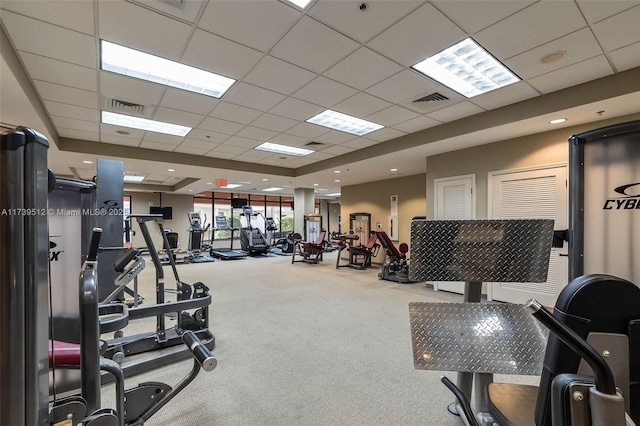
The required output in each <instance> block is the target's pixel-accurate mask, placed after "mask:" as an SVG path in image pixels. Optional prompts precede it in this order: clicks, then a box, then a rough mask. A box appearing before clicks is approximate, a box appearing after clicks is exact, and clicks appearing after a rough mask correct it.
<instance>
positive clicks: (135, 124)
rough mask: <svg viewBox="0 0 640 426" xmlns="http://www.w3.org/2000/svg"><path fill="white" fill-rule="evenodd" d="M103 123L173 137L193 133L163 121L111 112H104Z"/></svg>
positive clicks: (183, 127)
mask: <svg viewBox="0 0 640 426" xmlns="http://www.w3.org/2000/svg"><path fill="white" fill-rule="evenodd" d="M102 122H103V123H104V124H113V125H114V126H122V127H131V128H133V129H138V130H145V131H148V132H156V133H164V134H167V135H173V136H186V135H187V133H189V132H190V131H191V127H187V126H180V125H179V124H171V123H165V122H163V121H155V120H149V119H147V118H140V117H134V116H132V115H124V114H117V113H115V112H109V111H102Z"/></svg>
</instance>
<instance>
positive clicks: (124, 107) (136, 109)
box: [109, 99, 144, 115]
mask: <svg viewBox="0 0 640 426" xmlns="http://www.w3.org/2000/svg"><path fill="white" fill-rule="evenodd" d="M109 109H110V110H112V111H119V112H122V113H129V114H138V115H143V114H144V105H140V104H135V103H133V102H127V101H121V100H119V99H111V105H110V108H109Z"/></svg>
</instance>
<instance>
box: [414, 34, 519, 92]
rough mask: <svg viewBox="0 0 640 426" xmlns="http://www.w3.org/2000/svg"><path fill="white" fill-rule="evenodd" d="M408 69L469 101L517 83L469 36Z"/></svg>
mask: <svg viewBox="0 0 640 426" xmlns="http://www.w3.org/2000/svg"><path fill="white" fill-rule="evenodd" d="M411 68H413V69H415V70H417V71H420V72H421V73H423V74H425V75H426V76H427V77H430V78H432V79H434V80H436V81H438V82H439V83H441V84H444V85H445V86H447V87H449V88H450V89H453V90H455V91H456V92H458V93H460V94H461V95H462V96H465V97H467V98H472V97H474V96H478V95H481V94H483V93H486V92H490V91H492V90H495V89H498V88H500V87H504V86H508V85H510V84H513V83H515V82H518V81H520V78H518V76H516V75H515V74H514V73H512V72H511V71H510V70H509V69H508V68H507V67H505V66H504V65H503V64H502V63H501V62H499V61H498V60H497V59H496V58H494V57H493V56H492V55H491V54H490V53H488V52H487V51H486V50H484V49H483V48H482V46H480V45H479V44H477V43H476V42H475V41H474V40H473V39H472V38H471V37H469V38H466V39H464V40H462V41H461V42H460V43H458V44H455V45H453V46H451V47H449V48H448V49H445V50H443V51H442V52H440V53H437V54H435V55H433V56H431V57H429V58H427V59H425V60H423V61H421V62H418V63H417V64H415V65H414V66H412V67H411Z"/></svg>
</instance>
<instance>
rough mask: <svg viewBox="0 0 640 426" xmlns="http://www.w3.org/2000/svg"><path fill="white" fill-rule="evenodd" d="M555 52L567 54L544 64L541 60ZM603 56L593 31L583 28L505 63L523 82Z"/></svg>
mask: <svg viewBox="0 0 640 426" xmlns="http://www.w3.org/2000/svg"><path fill="white" fill-rule="evenodd" d="M554 52H566V54H565V55H564V56H563V57H562V58H560V59H559V60H557V61H555V62H550V63H547V64H544V63H542V62H540V59H542V57H544V56H545V55H548V54H550V53H554ZM598 55H602V49H601V48H600V45H599V44H598V41H597V40H596V38H595V37H594V36H593V33H592V32H591V29H589V28H583V29H581V30H578V31H576V32H574V33H571V34H569V35H566V36H564V37H560V38H559V39H556V40H554V41H552V42H549V43H546V44H543V45H542V46H539V47H536V48H535V49H531V50H528V51H526V52H524V53H521V54H519V55H517V56H514V57H512V58H510V59H508V60H506V61H505V65H507V66H508V67H509V69H511V71H513V72H515V73H516V74H517V75H518V76H519V77H520V78H522V79H523V80H527V79H529V78H532V77H536V76H538V75H541V74H546V73H548V72H551V71H554V70H557V69H560V68H564V67H566V66H567V65H571V64H575V63H577V62H581V61H584V60H585V59H589V58H593V57H594V56H598Z"/></svg>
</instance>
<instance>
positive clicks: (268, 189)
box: [263, 188, 283, 192]
mask: <svg viewBox="0 0 640 426" xmlns="http://www.w3.org/2000/svg"><path fill="white" fill-rule="evenodd" d="M282 189H283V188H266V189H263V191H264V192H273V191H280V190H282Z"/></svg>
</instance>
